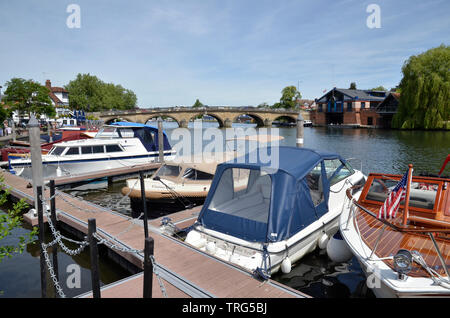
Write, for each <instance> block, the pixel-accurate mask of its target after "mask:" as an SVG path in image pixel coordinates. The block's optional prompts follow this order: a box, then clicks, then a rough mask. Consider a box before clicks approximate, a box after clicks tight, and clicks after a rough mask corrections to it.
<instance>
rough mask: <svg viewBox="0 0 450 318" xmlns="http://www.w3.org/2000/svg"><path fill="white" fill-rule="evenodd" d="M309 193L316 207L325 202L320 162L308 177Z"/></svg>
mask: <svg viewBox="0 0 450 318" xmlns="http://www.w3.org/2000/svg"><path fill="white" fill-rule="evenodd" d="M306 182H307V183H308V187H309V193H310V194H311V199H312V201H313V203H314V206H318V205H319V204H320V203H322V202H323V201H324V199H325V198H324V195H323V180H322V163H321V162H319V163H318V164H317V165H316V166H315V167H314V168H313V169H312V170H311V171H310V172H309V173H308V175H307V176H306Z"/></svg>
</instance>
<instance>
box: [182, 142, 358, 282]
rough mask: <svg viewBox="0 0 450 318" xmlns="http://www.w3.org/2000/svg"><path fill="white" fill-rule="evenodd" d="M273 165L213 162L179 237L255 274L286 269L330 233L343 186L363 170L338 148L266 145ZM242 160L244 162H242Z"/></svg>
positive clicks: (322, 243)
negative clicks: (202, 196) (196, 210)
mask: <svg viewBox="0 0 450 318" xmlns="http://www.w3.org/2000/svg"><path fill="white" fill-rule="evenodd" d="M270 149H271V152H274V151H278V152H279V156H278V158H279V160H278V161H279V162H278V165H277V168H276V169H275V170H274V169H273V168H271V167H269V165H268V164H266V163H262V162H261V161H260V160H259V159H258V160H257V162H256V163H255V162H254V158H257V157H256V156H255V155H254V154H252V153H249V154H247V155H246V156H245V157H243V158H236V159H235V160H233V161H229V162H226V163H223V164H220V165H218V166H217V170H216V174H215V177H214V180H213V183H212V185H211V189H210V191H209V193H208V196H207V198H206V201H205V204H204V205H203V208H202V210H201V212H200V214H199V216H198V219H197V221H196V222H195V223H194V225H193V226H192V227H191V229H190V231H189V232H188V234H187V237H186V243H188V244H191V245H192V246H194V247H196V248H198V249H200V250H202V251H205V252H206V253H209V254H211V255H213V256H215V257H218V258H220V259H223V260H225V261H228V262H230V263H234V264H236V265H238V266H240V267H242V268H244V269H246V270H248V271H250V272H254V273H257V274H259V276H261V277H263V278H268V277H270V274H273V273H275V272H277V271H278V270H279V269H280V267H281V269H282V271H283V272H285V273H287V272H289V271H290V270H291V266H292V264H293V263H294V262H296V261H298V260H299V259H300V258H302V257H303V256H304V255H305V254H307V253H309V252H312V251H313V250H314V249H315V248H316V247H317V246H319V247H320V248H325V247H326V244H327V241H328V239H329V238H330V237H331V236H333V235H334V234H335V233H336V232H337V231H338V226H339V225H338V220H339V216H340V214H341V209H342V203H343V201H344V198H345V191H346V190H347V188H349V187H351V186H352V184H356V183H358V182H360V181H361V180H364V175H363V174H362V173H361V172H360V171H357V170H354V169H353V168H352V167H351V166H350V165H349V164H348V163H347V162H346V161H345V160H344V159H343V158H341V157H340V156H339V155H338V154H334V153H326V152H320V151H314V150H311V149H306V148H294V147H272V148H270ZM243 162H244V163H243Z"/></svg>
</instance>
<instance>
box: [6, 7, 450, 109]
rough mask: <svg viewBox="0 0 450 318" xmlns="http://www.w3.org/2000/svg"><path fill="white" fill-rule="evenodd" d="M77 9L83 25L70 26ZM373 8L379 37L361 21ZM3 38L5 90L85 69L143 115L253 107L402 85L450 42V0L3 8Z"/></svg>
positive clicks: (57, 82) (60, 80)
mask: <svg viewBox="0 0 450 318" xmlns="http://www.w3.org/2000/svg"><path fill="white" fill-rule="evenodd" d="M72 3H73V4H78V5H79V6H80V9H81V28H79V29H76V28H73V29H70V28H68V27H67V25H66V20H67V18H68V16H69V15H70V13H67V12H66V8H67V6H68V5H69V4H72ZM372 3H374V4H377V5H379V7H380V9H381V28H379V29H370V28H368V27H367V25H366V20H367V17H368V16H369V15H370V13H367V12H366V8H367V6H368V5H369V4H372ZM0 39H1V43H2V45H1V49H0V85H2V86H4V85H5V83H6V81H8V80H9V79H11V78H12V77H22V78H26V79H34V80H37V81H39V82H41V83H44V82H45V80H46V79H51V81H52V85H53V86H63V85H65V84H67V83H68V82H69V81H70V80H73V79H74V78H75V77H76V75H77V74H78V73H90V74H92V75H96V76H97V77H99V78H100V79H101V80H103V81H105V82H112V83H115V84H121V85H122V86H124V87H125V88H129V89H131V90H133V91H134V92H135V93H136V95H137V97H138V105H139V106H140V107H142V108H148V107H165V106H174V105H192V104H193V103H194V102H195V99H197V98H199V99H200V101H201V102H202V103H204V104H207V105H211V106H212V105H229V106H240V105H254V106H256V105H258V104H260V103H263V102H266V103H268V104H273V103H275V102H276V101H278V100H279V98H280V96H281V90H282V89H283V88H284V87H285V86H288V85H295V86H297V85H299V88H300V91H301V92H302V95H303V98H308V99H314V98H319V97H320V96H321V95H322V91H323V90H325V89H331V88H332V87H334V86H337V87H343V88H348V87H349V85H350V82H352V81H354V82H356V83H357V86H358V88H361V89H365V88H373V87H376V86H379V85H383V86H384V87H386V88H388V89H389V88H392V87H394V86H396V85H397V84H398V83H399V81H400V80H401V77H402V74H401V67H402V65H403V63H404V62H405V61H406V60H407V59H408V57H410V56H411V55H417V54H420V53H422V52H424V51H426V50H428V49H430V48H433V47H436V46H439V45H440V44H445V45H450V1H448V0H427V1H417V0H370V1H359V0H341V1H339V0H334V1H331V0H328V1H325V0H315V1H313V0H280V1H275V0H271V1H266V0H257V1H255V0H240V1H239V0H220V1H215V0H183V1H181V0H171V1H169V0H167V1H163V0H151V1H149V0H132V1H125V0H70V1H64V0H40V1H33V0H28V1H25V0H17V1H12V0H0ZM4 89H5V88H3V90H4Z"/></svg>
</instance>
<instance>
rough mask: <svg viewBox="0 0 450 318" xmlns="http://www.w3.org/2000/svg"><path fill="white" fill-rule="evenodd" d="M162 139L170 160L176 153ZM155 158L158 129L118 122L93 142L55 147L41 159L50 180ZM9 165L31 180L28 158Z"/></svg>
mask: <svg viewBox="0 0 450 318" xmlns="http://www.w3.org/2000/svg"><path fill="white" fill-rule="evenodd" d="M163 139H164V140H163V147H164V149H163V154H164V158H165V159H172V158H173V156H174V154H175V150H172V148H171V146H170V144H169V141H168V138H167V136H166V135H165V133H164V132H163ZM158 156H159V149H158V129H157V128H154V127H151V126H148V125H144V124H138V123H130V122H117V123H113V124H111V125H104V126H103V127H102V128H101V129H100V130H99V131H98V133H97V134H96V135H95V137H94V138H88V139H77V140H73V141H66V142H60V143H57V144H54V145H53V147H52V148H51V150H50V151H49V152H48V154H46V155H43V156H42V164H43V176H44V178H46V179H50V178H54V177H58V176H70V175H76V174H84V173H91V172H95V171H101V170H105V169H114V168H121V167H127V166H133V165H137V164H145V163H151V162H155V161H156V160H157V159H158ZM9 163H10V167H11V169H10V170H11V172H13V173H15V174H17V175H20V176H22V177H24V178H28V179H29V178H31V159H30V158H22V159H15V160H10V161H9Z"/></svg>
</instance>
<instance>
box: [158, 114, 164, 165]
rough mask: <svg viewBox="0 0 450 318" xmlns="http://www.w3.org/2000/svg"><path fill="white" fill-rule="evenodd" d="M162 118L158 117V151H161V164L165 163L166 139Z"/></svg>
mask: <svg viewBox="0 0 450 318" xmlns="http://www.w3.org/2000/svg"><path fill="white" fill-rule="evenodd" d="M162 122H163V121H162V119H161V117H158V150H159V162H164V137H163V125H162Z"/></svg>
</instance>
